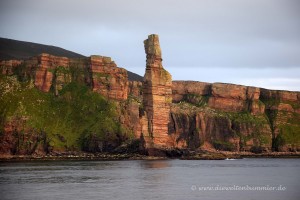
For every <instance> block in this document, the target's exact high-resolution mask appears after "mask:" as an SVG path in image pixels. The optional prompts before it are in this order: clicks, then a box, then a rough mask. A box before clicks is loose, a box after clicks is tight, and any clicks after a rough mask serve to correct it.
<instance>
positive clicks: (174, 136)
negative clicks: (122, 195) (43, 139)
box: [0, 35, 300, 154]
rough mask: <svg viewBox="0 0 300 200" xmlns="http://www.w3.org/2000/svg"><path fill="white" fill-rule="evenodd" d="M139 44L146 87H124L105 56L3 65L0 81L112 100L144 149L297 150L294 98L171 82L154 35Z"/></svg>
mask: <svg viewBox="0 0 300 200" xmlns="http://www.w3.org/2000/svg"><path fill="white" fill-rule="evenodd" d="M144 45H145V52H146V55H147V63H146V72H145V76H144V82H136V81H134V82H131V81H128V77H127V72H126V70H125V69H122V68H118V67H117V66H116V64H115V63H114V62H113V61H112V60H111V58H109V57H103V56H91V57H88V58H80V59H69V58H66V57H57V56H52V55H49V54H41V55H39V56H36V57H32V58H30V59H28V60H25V61H17V60H12V61H1V63H0V65H1V70H2V74H5V75H12V74H14V72H15V71H16V70H17V71H18V73H19V74H20V75H21V76H22V77H23V78H24V79H26V77H30V78H32V79H33V80H34V85H35V87H36V88H38V89H39V90H41V91H44V92H54V93H55V94H59V91H60V90H62V89H63V87H64V86H65V85H66V84H68V83H70V82H71V81H77V82H81V83H84V84H86V85H88V86H90V88H91V89H92V90H93V91H95V92H98V93H100V94H102V95H103V96H105V97H107V98H108V99H110V100H113V101H117V102H118V105H119V106H118V108H117V109H118V113H119V115H120V117H119V121H120V123H121V124H122V125H123V126H125V127H127V128H128V129H129V130H130V131H132V132H133V133H134V135H135V137H136V138H141V140H142V141H143V142H144V143H143V144H144V146H143V148H145V149H146V150H147V149H148V150H149V149H155V148H156V149H166V148H188V149H198V148H203V149H220V150H230V151H275V150H276V151H298V150H299V149H300V138H299V137H300V92H289V91H276V90H267V89H262V88H257V87H248V86H241V85H234V84H224V83H213V84H211V83H203V82H196V81H173V82H172V78H171V75H170V74H169V73H168V72H167V71H166V70H165V69H164V68H163V66H162V56H161V49H160V46H159V40H158V36H157V35H150V36H149V37H148V39H147V40H145V42H144ZM4 130H5V131H6V132H7V133H12V132H13V130H18V123H15V124H14V123H10V124H6V125H5V127H4ZM32 137H33V139H32V140H35V139H34V137H35V136H34V135H33V136H32ZM12 141H13V139H12V138H11V137H9V134H6V135H5V134H4V136H3V137H2V139H1V144H4V145H11V144H13V143H15V142H16V141H14V142H12ZM2 146H3V145H2ZM41 148H42V147H41ZM29 150H30V148H29ZM20 152H22V150H20ZM148 153H149V154H151V151H148Z"/></svg>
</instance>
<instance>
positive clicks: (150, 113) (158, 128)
mask: <svg viewBox="0 0 300 200" xmlns="http://www.w3.org/2000/svg"><path fill="white" fill-rule="evenodd" d="M144 46H145V52H146V55H147V61H146V72H145V76H144V83H143V84H144V85H143V106H144V111H145V115H144V117H142V119H141V120H142V124H143V128H142V136H143V139H144V140H145V144H146V146H145V147H146V148H163V147H168V146H169V143H168V142H169V136H168V124H169V116H170V106H171V103H172V77H171V75H170V73H169V72H167V71H166V70H165V69H164V68H163V66H162V56H161V49H160V45H159V38H158V35H154V34H153V35H149V36H148V39H147V40H145V41H144Z"/></svg>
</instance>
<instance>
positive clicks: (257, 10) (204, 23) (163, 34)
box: [0, 0, 300, 91]
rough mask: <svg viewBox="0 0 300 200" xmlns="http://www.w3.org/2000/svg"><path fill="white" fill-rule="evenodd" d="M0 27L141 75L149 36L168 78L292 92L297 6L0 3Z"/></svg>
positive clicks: (71, 0)
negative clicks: (156, 41) (154, 37)
mask: <svg viewBox="0 0 300 200" xmlns="http://www.w3.org/2000/svg"><path fill="white" fill-rule="evenodd" d="M0 27H1V28H0V37H4V38H10V39H16V40H22V41H29V42H36V43H41V44H48V45H53V46H59V47H62V48H65V49H68V50H71V51H74V52H77V53H80V54H83V55H86V56H89V55H103V56H110V57H112V59H113V60H114V61H115V62H116V63H117V65H118V66H119V67H123V68H125V69H127V70H129V71H132V72H134V73H137V74H140V75H142V76H143V75H144V73H145V64H146V63H145V60H146V56H145V52H144V46H143V40H145V39H146V38H147V36H148V35H149V34H153V33H154V34H158V35H159V38H160V44H161V48H162V57H163V66H164V68H165V69H166V70H168V71H169V72H170V73H171V74H172V77H173V80H195V81H202V82H211V83H213V82H223V83H234V84H241V85H248V86H257V87H263V88H268V89H280V90H292V91H300V1H299V0H151V1H148V0H81V1H80V0H63V1H62V0H1V1H0Z"/></svg>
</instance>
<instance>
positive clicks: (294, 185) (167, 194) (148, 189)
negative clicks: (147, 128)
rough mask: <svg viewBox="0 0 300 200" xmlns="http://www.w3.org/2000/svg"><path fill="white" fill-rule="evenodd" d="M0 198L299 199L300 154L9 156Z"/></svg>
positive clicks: (1, 170) (0, 166)
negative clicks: (146, 157)
mask: <svg viewBox="0 0 300 200" xmlns="http://www.w3.org/2000/svg"><path fill="white" fill-rule="evenodd" d="M0 199H1V200H6V199H10V200H13V199H28V200H29V199H30V200H34V199H37V200H48V199H49V200H50V199H51V200H52V199H55V200H59V199H72V200H74V199H78V200H85V199H86V200H93V199H120V200H121V199H122V200H134V199H136V200H139V199H172V200H177V199H178V200H179V199H180V200H181V199H205V200H215V199H217V200H218V199H220V200H226V199H228V200H250V199H259V200H268V199H270V200H277V199H278V200H282V199H285V200H299V199H300V159H252V158H251V159H250V158H249V159H240V160H153V161H146V160H134V161H130V160H128V161H32V162H5V163H0Z"/></svg>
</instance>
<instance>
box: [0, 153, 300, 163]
mask: <svg viewBox="0 0 300 200" xmlns="http://www.w3.org/2000/svg"><path fill="white" fill-rule="evenodd" d="M243 158H300V152H268V153H260V154H255V153H251V152H226V151H218V152H188V153H185V154H184V155H177V156H174V155H173V156H172V155H167V156H147V155H143V154H138V153H86V152H64V153H60V154H49V155H0V162H9V161H60V160H61V161H63V160H66V161H67V160H81V161H83V160H86V161H89V160H94V161H108V160H110V161H111V160H164V159H181V160H226V159H243Z"/></svg>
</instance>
